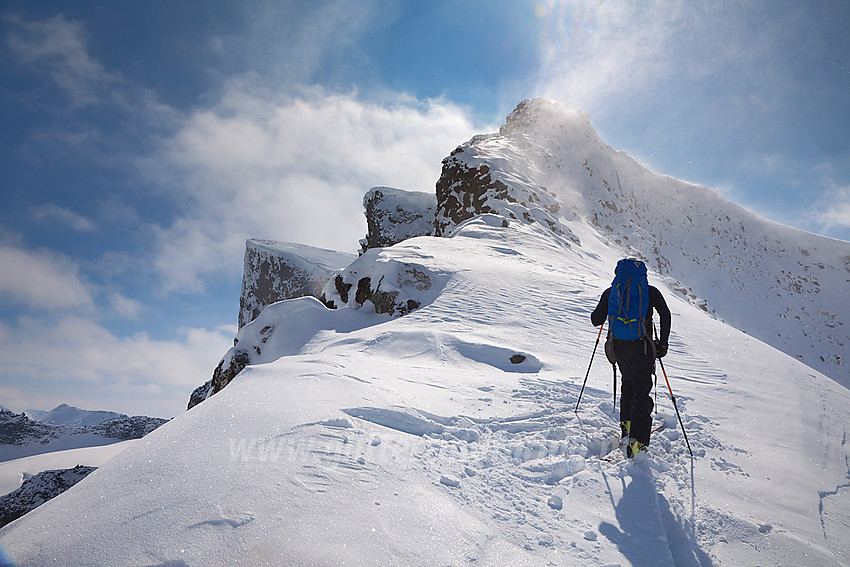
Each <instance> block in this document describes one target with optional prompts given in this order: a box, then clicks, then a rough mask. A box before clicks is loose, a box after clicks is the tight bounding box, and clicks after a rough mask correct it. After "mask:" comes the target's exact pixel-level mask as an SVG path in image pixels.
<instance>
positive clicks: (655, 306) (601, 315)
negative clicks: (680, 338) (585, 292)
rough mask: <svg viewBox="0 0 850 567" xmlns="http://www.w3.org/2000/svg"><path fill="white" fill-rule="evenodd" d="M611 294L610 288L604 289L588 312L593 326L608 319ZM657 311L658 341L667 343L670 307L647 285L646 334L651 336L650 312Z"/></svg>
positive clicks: (652, 287) (655, 290) (657, 292)
mask: <svg viewBox="0 0 850 567" xmlns="http://www.w3.org/2000/svg"><path fill="white" fill-rule="evenodd" d="M609 295H611V288H610V287H609V288H608V289H606V290H605V292H604V293H603V294H602V297H601V298H600V299H599V305H597V306H596V309H594V310H593V313H591V314H590V322H591V323H593V326H594V327H598V326H599V325H602V324H603V323H605V320H606V319H608V296H609ZM653 311H658V317H659V319H661V336H660V338H659V341H658V342H660V343H661V344H664V345H666V344H668V343H667V341H668V339H669V338H670V309H669V308H668V307H667V302H666V301H664V296H663V295H661V292H660V291H658V289H657V288H656V287H654V286H649V312H648V313H647V315H646V336H647V337H651V336H652V313H653Z"/></svg>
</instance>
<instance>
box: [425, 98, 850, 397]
mask: <svg viewBox="0 0 850 567" xmlns="http://www.w3.org/2000/svg"><path fill="white" fill-rule="evenodd" d="M437 202H438V209H437V216H436V234H437V235H447V234H450V233H451V232H452V230H453V229H454V228H455V227H456V226H458V225H459V224H460V223H462V222H464V221H466V220H467V219H469V218H472V217H474V216H475V215H480V214H485V213H495V214H497V215H501V216H503V217H505V218H507V219H517V220H522V221H524V222H536V223H540V224H542V225H544V226H546V227H548V228H549V229H551V230H552V231H553V232H555V233H556V234H558V235H561V236H566V237H567V238H568V239H570V240H572V241H573V242H574V243H576V244H580V241H579V240H578V239H576V238H575V234H574V230H573V229H572V228H570V227H571V225H570V223H571V222H572V221H577V222H581V223H585V224H589V225H591V226H592V227H594V229H595V230H596V231H597V232H598V233H599V234H600V235H601V236H602V238H604V239H605V240H606V242H607V243H608V245H609V246H610V247H612V248H613V249H616V250H618V251H619V253H620V254H621V255H622V256H636V257H638V258H641V259H643V260H644V261H645V262H646V263H647V265H648V266H649V267H650V268H651V269H653V270H654V271H655V273H657V274H658V275H659V276H660V277H662V278H664V280H665V283H666V284H667V285H668V286H669V288H670V289H671V290H674V291H675V292H677V293H680V294H681V295H682V296H684V297H685V298H687V299H688V300H689V301H690V302H691V303H693V304H694V305H696V306H698V307H700V308H701V309H703V310H705V311H707V312H709V313H711V314H712V315H714V316H716V317H719V318H721V319H723V320H725V321H727V322H729V323H730V324H732V325H734V326H735V327H737V328H738V329H741V330H743V331H745V332H747V333H750V334H752V335H754V336H756V337H757V338H759V339H761V340H763V341H765V342H767V343H768V344H771V345H773V346H775V347H776V348H778V349H780V350H782V351H783V352H786V353H788V354H790V355H791V356H794V357H797V358H798V359H800V360H802V361H804V362H805V363H806V364H808V365H810V366H812V367H813V368H816V369H818V370H820V371H822V372H824V373H826V374H828V375H829V376H831V377H833V379H835V380H838V381H839V382H840V383H842V384H843V385H845V386H850V366H848V361H850V327H849V326H847V325H845V323H844V322H845V321H848V320H850V302H847V301H846V297H847V294H848V293H849V292H850V285H848V283H850V279H848V274H850V243H848V242H843V241H838V240H833V239H828V238H824V237H820V236H816V235H812V234H808V233H805V232H803V231H800V230H796V229H793V228H790V227H786V226H782V225H779V224H777V223H774V222H770V221H767V220H765V219H762V218H759V217H757V216H756V215H754V214H752V213H750V212H748V211H746V210H744V209H742V208H741V207H739V206H737V205H734V204H732V203H730V202H728V201H726V200H725V199H723V198H721V197H720V196H718V195H717V194H716V193H714V192H713V191H711V190H710V189H708V188H707V187H703V186H699V185H695V184H692V183H688V182H685V181H681V180H678V179H673V178H670V177H667V176H663V175H659V174H656V173H653V172H651V171H649V170H648V169H646V168H645V167H643V166H642V165H640V164H638V163H637V162H636V161H635V160H633V159H632V158H631V157H629V156H628V155H626V154H625V153H622V152H618V151H615V150H613V149H612V148H610V147H609V146H608V145H606V144H605V143H604V142H603V141H602V140H600V139H599V136H598V134H597V133H596V130H595V129H594V128H593V126H592V124H591V123H590V120H589V118H588V116H587V115H586V114H585V113H583V112H580V111H576V110H572V109H569V108H568V107H566V106H564V105H563V104H560V103H557V102H552V101H549V100H547V99H539V98H538V99H532V100H528V101H523V102H521V103H520V104H519V105H518V106H517V108H516V109H515V110H514V111H513V112H512V113H511V114H510V115H509V116H508V118H507V120H506V123H505V125H504V126H503V127H502V128H501V130H500V132H499V133H498V134H490V135H482V136H476V137H473V138H472V139H471V140H469V141H468V142H466V143H465V144H462V145H461V146H459V147H458V148H457V149H456V150H455V151H454V152H452V155H451V156H449V157H447V158H446V159H445V160H444V161H443V171H442V175H441V177H440V179H439V180H438V182H437ZM744 306H746V308H743V307H744Z"/></svg>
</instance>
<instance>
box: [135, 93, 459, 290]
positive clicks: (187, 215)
mask: <svg viewBox="0 0 850 567" xmlns="http://www.w3.org/2000/svg"><path fill="white" fill-rule="evenodd" d="M474 133H476V130H475V128H474V126H473V125H472V124H471V123H470V121H469V120H468V119H467V118H466V117H465V115H464V113H463V111H462V110H461V109H460V108H458V107H457V106H454V105H452V104H449V103H446V102H444V101H439V100H432V101H426V102H424V103H420V102H418V101H416V100H413V99H410V98H408V97H404V96H400V95H396V96H395V97H394V98H393V99H392V100H391V101H390V102H383V103H376V102H370V101H365V100H361V99H360V98H358V96H357V95H356V94H329V93H326V92H324V91H322V90H320V89H311V90H307V91H304V92H303V93H302V96H300V97H279V98H278V97H275V96H274V95H271V94H269V93H268V92H266V91H264V90H262V89H259V88H251V87H250V86H247V85H245V84H238V85H234V86H233V87H232V88H231V89H230V90H229V91H228V92H227V93H226V95H225V96H224V97H223V98H222V100H221V101H220V102H219V103H218V104H216V105H215V106H213V107H212V108H209V109H206V110H203V111H198V112H196V113H194V114H193V115H192V116H191V117H189V119H188V120H186V122H185V125H184V127H183V128H181V129H180V131H179V132H178V133H177V134H176V135H175V136H174V137H173V138H171V139H170V140H167V141H166V142H165V143H164V144H163V149H162V153H161V154H160V155H158V156H156V157H155V158H154V159H152V160H150V161H148V162H146V163H144V164H142V166H143V167H145V168H147V169H148V171H151V172H156V174H157V175H162V176H163V177H161V178H160V182H161V183H162V184H163V186H164V189H165V190H166V191H169V192H171V193H172V194H173V195H175V196H177V197H178V199H179V200H180V201H181V202H183V203H185V207H184V210H183V214H182V217H181V218H180V219H178V220H177V221H175V222H174V223H173V224H171V226H168V227H166V228H163V229H161V230H160V231H159V234H158V248H157V257H156V266H157V268H158V270H159V271H160V273H161V274H162V276H163V278H164V279H165V281H166V287H167V288H168V289H182V290H184V291H195V290H200V289H203V280H204V277H205V275H209V274H213V273H216V272H229V273H235V272H237V271H238V270H239V267H240V265H241V263H240V259H241V257H242V254H243V248H244V241H245V239H246V238H254V237H257V238H269V239H277V240H288V241H297V242H303V243H306V244H312V245H315V246H322V247H327V248H335V249H341V250H348V251H354V250H355V249H356V248H357V242H358V240H359V239H360V238H361V237H362V236H363V235H364V232H365V220H364V218H363V214H362V197H363V194H364V193H365V192H366V191H367V190H368V189H369V188H371V187H373V186H376V185H389V186H395V187H399V188H402V189H408V190H418V191H434V185H435V183H436V181H437V179H438V177H439V174H440V168H441V160H442V159H443V158H444V157H445V156H447V155H448V154H449V153H450V152H451V150H453V149H454V148H455V147H456V146H457V145H458V144H459V143H461V142H463V141H465V140H467V139H468V138H469V137H470V136H471V135H473V134H474Z"/></svg>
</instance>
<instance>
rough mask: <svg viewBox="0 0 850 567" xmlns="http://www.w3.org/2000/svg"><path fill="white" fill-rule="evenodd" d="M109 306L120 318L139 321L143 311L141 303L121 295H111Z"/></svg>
mask: <svg viewBox="0 0 850 567" xmlns="http://www.w3.org/2000/svg"><path fill="white" fill-rule="evenodd" d="M109 306H110V307H111V308H112V311H113V312H115V313H116V314H117V315H118V316H119V317H123V318H125V319H138V318H139V314H140V313H141V312H142V309H143V307H142V304H141V303H139V302H138V301H136V300H135V299H131V298H129V297H126V296H124V295H121V294H120V293H112V294H110V295H109Z"/></svg>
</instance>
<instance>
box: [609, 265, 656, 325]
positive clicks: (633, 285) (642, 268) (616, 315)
mask: <svg viewBox="0 0 850 567" xmlns="http://www.w3.org/2000/svg"><path fill="white" fill-rule="evenodd" d="M614 274H615V276H614V281H613V282H611V294H610V295H609V296H608V330H609V332H610V333H611V334H612V335H613V336H614V338H615V339H620V340H624V341H634V340H637V339H640V338H642V337H644V336H645V334H646V326H645V325H646V314H647V312H648V311H649V282H648V281H647V279H646V265H644V263H643V262H641V261H640V260H635V259H633V258H628V259H623V260H620V261H619V262H617V268H616V269H615V270H614Z"/></svg>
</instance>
